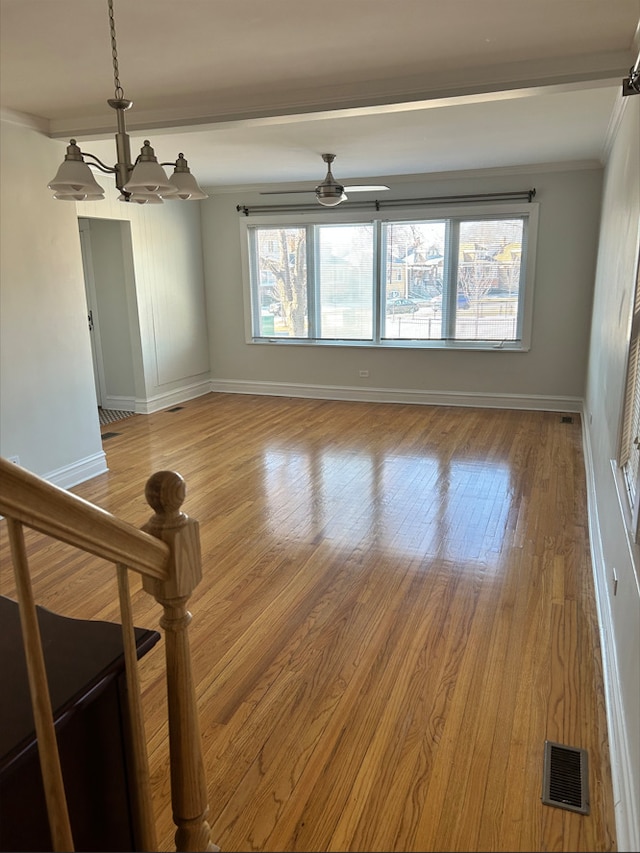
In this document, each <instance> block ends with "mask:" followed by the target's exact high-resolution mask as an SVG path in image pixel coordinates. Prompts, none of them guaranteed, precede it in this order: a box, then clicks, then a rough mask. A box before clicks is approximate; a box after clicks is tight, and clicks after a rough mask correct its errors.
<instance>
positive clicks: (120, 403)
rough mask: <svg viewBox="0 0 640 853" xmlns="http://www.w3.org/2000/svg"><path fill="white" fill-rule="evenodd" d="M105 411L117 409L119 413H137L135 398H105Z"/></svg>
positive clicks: (103, 405) (103, 406) (103, 404)
mask: <svg viewBox="0 0 640 853" xmlns="http://www.w3.org/2000/svg"><path fill="white" fill-rule="evenodd" d="M102 408H103V409H116V411H118V412H135V410H136V398H135V397H105V399H104V402H103V403H102Z"/></svg>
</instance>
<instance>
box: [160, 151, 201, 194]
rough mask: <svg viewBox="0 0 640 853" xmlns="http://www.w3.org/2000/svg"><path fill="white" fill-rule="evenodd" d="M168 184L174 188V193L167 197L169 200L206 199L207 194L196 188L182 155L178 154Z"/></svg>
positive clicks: (195, 182) (194, 180)
mask: <svg viewBox="0 0 640 853" xmlns="http://www.w3.org/2000/svg"><path fill="white" fill-rule="evenodd" d="M169 183H170V184H171V185H172V186H173V187H174V188H175V190H176V192H175V194H173V195H169V196H168V198H169V199H172V198H173V199H176V198H179V199H182V200H183V201H186V200H187V199H192V200H198V199H201V198H207V194H206V193H205V192H203V191H202V190H201V189H200V187H199V186H198V182H197V181H196V179H195V178H194V177H193V175H192V174H191V170H190V169H189V166H188V164H187V161H186V160H185V159H184V154H178V159H177V160H176V163H175V171H174V173H173V175H171V177H170V178H169Z"/></svg>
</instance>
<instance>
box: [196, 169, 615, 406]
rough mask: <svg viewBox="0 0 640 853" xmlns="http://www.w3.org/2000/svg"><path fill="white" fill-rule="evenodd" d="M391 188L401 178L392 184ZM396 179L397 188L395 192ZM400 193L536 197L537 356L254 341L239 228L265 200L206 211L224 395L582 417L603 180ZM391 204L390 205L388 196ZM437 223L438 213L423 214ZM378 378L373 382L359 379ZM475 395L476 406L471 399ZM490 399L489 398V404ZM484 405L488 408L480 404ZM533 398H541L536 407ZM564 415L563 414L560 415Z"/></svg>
mask: <svg viewBox="0 0 640 853" xmlns="http://www.w3.org/2000/svg"><path fill="white" fill-rule="evenodd" d="M389 180H391V181H392V184H393V179H389ZM389 180H387V182H389ZM396 183H397V186H396V188H395V190H394V192H393V193H391V194H390V195H394V194H395V195H396V196H400V197H407V196H412V197H421V196H425V197H426V196H440V195H449V194H461V193H481V192H497V191H506V190H521V189H529V188H530V187H535V188H536V192H537V195H536V198H535V201H536V202H539V205H540V208H539V210H540V217H539V232H538V246H537V257H536V289H535V297H534V315H533V331H532V346H531V350H530V351H529V352H500V353H497V352H468V351H467V352H462V351H455V352H453V351H442V350H433V349H423V350H410V349H398V350H390V349H384V350H381V349H375V348H358V349H354V348H348V347H328V346H313V345H312V346H309V345H306V344H302V345H298V346H296V347H295V348H294V347H291V346H286V345H285V346H282V345H268V344H249V345H247V343H246V341H245V321H244V296H243V282H242V269H241V260H240V259H241V252H240V240H241V230H240V221H241V218H242V214H239V213H238V212H237V211H236V204H238V203H242V204H248V205H250V204H260V203H264V197H262V196H260V195H258V194H257V193H255V192H246V191H245V192H242V191H236V192H234V193H220V194H216V195H213V196H212V197H211V198H209V199H208V200H207V201H205V202H204V203H203V213H202V227H203V234H204V246H205V277H206V280H207V292H208V295H209V299H208V304H209V331H210V343H211V367H212V377H213V379H214V387H220V388H221V389H224V388H225V387H226V384H229V385H230V386H231V390H242V389H243V386H247V387H248V390H253V389H255V388H256V387H257V384H260V383H262V384H263V388H262V390H264V391H265V392H267V393H268V392H269V388H270V387H271V388H273V387H274V386H278V385H280V386H282V387H283V388H285V389H286V387H287V386H295V387H298V388H299V389H300V391H301V393H304V386H305V385H309V384H310V385H314V386H321V389H318V388H316V389H315V392H316V393H318V392H319V391H322V392H323V393H325V392H326V393H328V394H331V392H333V393H334V394H335V396H340V395H341V392H344V391H347V392H352V393H354V394H360V395H362V394H363V392H368V396H369V397H370V398H376V396H378V397H384V394H385V392H389V391H394V392H398V390H400V391H402V390H404V391H405V392H407V393H409V394H410V393H411V392H415V394H414V397H415V399H416V401H424V395H425V394H431V395H432V396H433V395H434V394H435V395H438V394H440V395H443V394H444V395H449V394H452V395H454V396H455V395H457V400H458V401H459V402H464V401H465V400H467V402H469V403H470V404H471V405H473V404H477V403H478V402H485V403H486V402H487V398H495V399H496V401H497V402H500V401H502V402H504V403H505V404H507V405H508V404H509V402H510V401H509V395H513V396H514V398H517V399H518V400H519V399H522V398H525V401H529V402H531V401H533V402H534V403H539V404H540V407H541V408H544V407H545V403H549V404H552V403H554V398H557V400H556V401H555V402H557V404H558V405H557V407H559V408H563V407H565V406H572V407H575V406H576V405H577V406H578V407H579V405H580V403H581V400H582V397H583V394H584V381H585V365H586V358H587V349H588V340H589V324H590V316H591V301H592V291H593V270H594V264H595V257H596V247H597V240H598V224H599V211H600V193H601V187H602V169H600V168H581V169H575V170H565V171H546V172H545V171H530V172H526V171H519V172H515V173H513V174H508V175H505V174H495V175H492V174H491V173H488V174H486V176H483V177H477V176H476V177H473V176H469V177H466V178H456V179H453V178H449V179H446V180H427V179H426V177H425V179H424V180H423V181H422V182H413V183H412V184H402V183H398V182H396ZM385 198H386V195H385ZM423 210H424V211H425V213H424V215H425V216H427V215H429V208H423ZM360 369H368V370H369V377H368V378H367V379H360V378H359V371H360ZM465 395H469V398H468V399H467V397H466V396H465ZM483 395H484V396H483ZM480 398H483V399H480ZM535 398H542V399H540V400H537V401H536V400H535ZM553 407H554V408H555V407H556V406H555V405H554V406H553Z"/></svg>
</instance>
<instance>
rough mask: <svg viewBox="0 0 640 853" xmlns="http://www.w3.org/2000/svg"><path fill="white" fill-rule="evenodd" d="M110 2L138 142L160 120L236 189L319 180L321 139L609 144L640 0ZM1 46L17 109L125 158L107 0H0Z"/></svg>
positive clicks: (387, 168)
mask: <svg viewBox="0 0 640 853" xmlns="http://www.w3.org/2000/svg"><path fill="white" fill-rule="evenodd" d="M114 20H115V29H116V39H117V57H118V69H119V75H120V82H121V85H122V87H123V89H124V94H125V97H128V98H131V99H132V100H133V101H134V106H133V108H132V109H131V110H129V111H128V112H127V113H126V121H127V130H128V132H129V134H130V136H131V140H132V151H133V153H134V157H135V154H136V152H137V149H138V148H139V146H140V145H141V144H142V141H143V140H144V139H145V138H148V139H150V141H151V144H152V145H153V146H154V148H155V151H156V154H157V156H158V158H159V159H160V160H161V161H167V160H175V159H176V157H177V155H178V153H179V152H183V153H184V155H185V157H186V158H187V160H188V162H189V166H190V167H191V171H192V172H193V174H194V175H195V176H196V177H197V179H198V181H199V182H200V184H201V185H202V186H203V187H209V188H213V189H215V188H219V189H221V190H222V189H224V188H229V187H237V186H240V185H252V186H258V185H263V184H268V183H276V184H280V183H282V182H295V183H293V184H292V188H295V187H296V186H300V184H299V183H298V182H305V184H303V186H304V185H306V182H311V183H312V184H315V183H318V182H319V181H320V180H321V179H322V178H323V177H324V174H325V171H326V167H325V164H324V163H323V162H322V160H321V156H320V155H321V154H322V153H323V152H332V153H335V154H336V155H337V156H336V161H335V163H334V166H333V172H334V175H335V176H336V178H338V179H339V180H341V181H344V182H347V183H349V182H351V181H355V182H357V181H358V180H359V179H360V180H362V179H369V181H368V182H370V179H375V182H377V183H379V182H380V180H381V179H383V178H384V179H391V180H393V179H394V178H395V180H396V181H398V182H400V181H402V180H408V178H407V177H406V176H409V175H413V174H423V173H439V172H450V171H457V170H471V169H480V168H491V167H504V166H507V167H518V166H522V165H530V164H556V163H564V162H568V161H591V160H601V159H602V157H603V154H604V151H605V146H606V141H607V133H608V129H609V127H610V123H611V121H612V116H613V114H614V108H615V105H616V103H617V101H618V100H619V99H620V97H621V89H622V78H623V77H625V76H627V75H628V73H629V70H630V68H631V67H632V66H633V65H634V64H635V62H636V59H637V56H638V50H639V44H640V41H639V39H640V28H639V22H640V0H615V2H614V0H323V2H321V3H313V2H310V0H306V2H303V0H133V2H132V0H128V2H126V0H114ZM0 51H1V52H0V106H1V107H2V111H3V116H4V117H5V118H10V119H11V118H13V119H18V120H22V115H21V114H26V116H28V117H30V121H31V122H32V123H35V125H36V126H37V127H39V128H40V129H41V130H42V131H43V132H44V133H46V134H48V135H50V136H52V137H54V138H59V139H61V140H64V141H65V142H67V141H68V139H69V138H70V137H75V138H77V139H78V142H79V144H80V145H81V147H82V148H84V149H85V150H87V151H91V152H92V153H94V154H95V155H96V156H98V157H100V158H101V159H102V160H104V161H105V162H107V163H109V164H112V163H113V162H114V161H115V159H116V157H115V145H114V143H113V134H114V133H115V130H116V116H115V113H114V112H113V110H111V109H110V108H109V107H108V106H107V103H106V101H107V98H112V97H113V96H114V88H115V86H114V74H113V66H112V50H111V43H110V32H109V16H108V7H107V0H0ZM16 114H19V115H16ZM62 150H63V146H62V143H61V151H62ZM403 176H404V177H403ZM363 182H364V181H363ZM386 182H387V183H389V180H387V181H386Z"/></svg>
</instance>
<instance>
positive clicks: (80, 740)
mask: <svg viewBox="0 0 640 853" xmlns="http://www.w3.org/2000/svg"><path fill="white" fill-rule="evenodd" d="M37 612H38V623H39V627H40V633H41V637H42V645H43V650H44V657H45V663H46V668H47V678H48V682H49V690H50V694H51V704H52V708H53V712H54V720H55V728H56V735H57V740H58V747H59V752H60V761H61V765H62V772H63V776H64V780H65V788H66V793H67V802H68V808H69V816H70V821H71V827H72V831H73V838H74V843H75V847H76V850H87V851H89V850H96V851H98V850H102V851H106V850H109V851H119V850H129V851H133V850H139V849H141V848H140V847H139V846H137V838H136V826H135V821H134V819H133V811H132V808H131V796H132V787H131V786H132V780H131V776H130V767H129V763H130V762H129V759H128V755H129V745H128V729H127V727H128V712H127V706H126V701H125V698H126V685H125V675H124V658H123V642H122V631H121V626H120V625H118V624H113V623H108V622H97V621H84V620H80V619H70V618H67V617H64V616H60V615H58V614H55V613H52V612H50V611H48V610H45V609H44V608H42V607H38V608H37ZM135 638H136V651H137V656H138V658H140V657H142V656H143V655H144V654H146V653H147V652H148V651H149V650H150V649H151V648H152V647H153V646H154V645H155V644H156V643H157V642H158V640H159V639H160V634H159V633H158V632H157V631H151V630H147V629H143V628H136V629H135ZM0 685H1V689H2V700H1V701H0V849H1V850H3V851H45V850H52V849H53V848H52V842H51V835H50V832H49V826H48V821H47V813H46V807H45V800H44V790H43V786H42V780H41V775H40V765H39V759H38V748H37V743H36V738H35V731H34V722H33V715H32V711H31V702H30V698H29V686H28V679H27V671H26V664H25V658H24V652H23V644H22V637H21V632H20V619H19V612H18V605H17V603H16V602H15V601H13V600H12V599H9V598H6V597H4V596H0Z"/></svg>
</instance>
